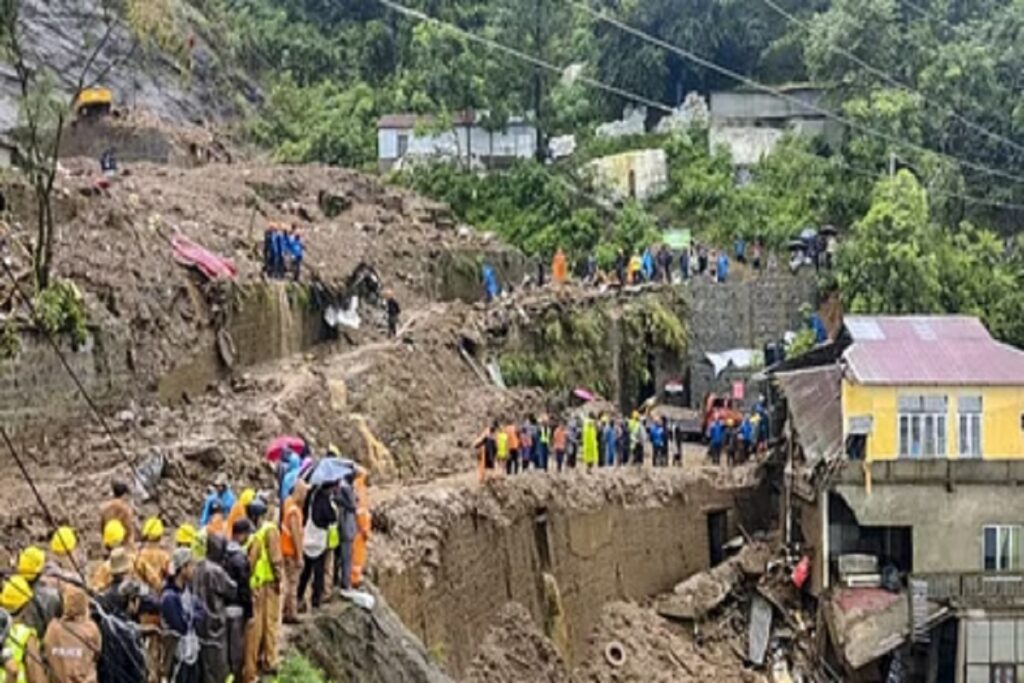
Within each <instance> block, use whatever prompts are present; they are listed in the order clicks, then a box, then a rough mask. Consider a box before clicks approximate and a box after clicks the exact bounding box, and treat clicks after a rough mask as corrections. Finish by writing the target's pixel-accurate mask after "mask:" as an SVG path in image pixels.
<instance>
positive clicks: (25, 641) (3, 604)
mask: <svg viewBox="0 0 1024 683" xmlns="http://www.w3.org/2000/svg"><path fill="white" fill-rule="evenodd" d="M32 598H33V594H32V587H31V586H30V585H29V583H28V581H26V580H25V577H24V576H21V575H20V574H19V575H16V576H12V577H11V578H10V579H8V580H7V581H5V582H4V585H3V589H2V590H0V608H3V611H0V635H3V650H4V655H5V657H4V661H3V674H4V675H3V680H4V683H8V682H9V683H47V679H46V671H45V669H44V668H43V660H42V657H41V656H40V652H39V632H38V631H37V630H36V629H34V628H33V627H32V626H29V625H28V624H26V623H25V620H24V616H25V612H26V610H27V608H28V607H29V605H31V604H32Z"/></svg>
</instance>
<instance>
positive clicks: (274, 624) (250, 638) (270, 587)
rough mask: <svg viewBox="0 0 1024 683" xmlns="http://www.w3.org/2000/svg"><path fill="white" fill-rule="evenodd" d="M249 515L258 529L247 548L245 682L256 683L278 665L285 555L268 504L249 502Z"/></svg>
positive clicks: (243, 678)
mask: <svg viewBox="0 0 1024 683" xmlns="http://www.w3.org/2000/svg"><path fill="white" fill-rule="evenodd" d="M246 514H247V515H248V517H249V521H250V522H252V525H253V527H254V528H255V529H256V531H255V532H254V533H253V534H252V535H251V536H250V537H249V541H248V544H247V548H246V550H247V552H248V556H249V566H250V567H251V568H252V570H251V574H250V577H249V587H250V589H251V590H252V619H250V620H249V623H247V624H246V626H245V663H244V665H243V667H242V683H256V681H258V680H259V675H260V671H265V672H268V671H276V670H277V668H278V654H277V637H278V629H279V627H280V621H281V589H282V579H283V578H284V558H283V557H282V555H281V550H282V548H281V535H280V534H279V532H278V530H277V526H276V525H274V523H273V522H270V521H267V520H266V516H267V504H266V503H264V502H263V500H262V499H260V498H256V499H255V500H253V502H251V503H249V505H248V507H247V508H246ZM288 592H290V593H291V594H292V595H293V596H294V595H295V591H294V590H293V589H288Z"/></svg>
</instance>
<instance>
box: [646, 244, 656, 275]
mask: <svg viewBox="0 0 1024 683" xmlns="http://www.w3.org/2000/svg"><path fill="white" fill-rule="evenodd" d="M654 268H655V265H654V254H652V253H651V250H650V249H644V258H643V269H644V279H645V280H647V281H651V280H653V279H654Z"/></svg>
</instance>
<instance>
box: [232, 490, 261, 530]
mask: <svg viewBox="0 0 1024 683" xmlns="http://www.w3.org/2000/svg"><path fill="white" fill-rule="evenodd" d="M255 499H256V491H255V490H254V489H245V490H244V491H242V493H241V495H240V496H238V500H236V501H235V504H234V505H232V506H231V511H230V512H228V518H227V522H226V524H225V525H224V527H225V529H226V530H227V532H228V533H229V534H230V533H231V530H232V529H234V528H235V522H237V521H238V520H240V519H245V508H247V507H248V506H249V503H251V502H252V501H253V500H255Z"/></svg>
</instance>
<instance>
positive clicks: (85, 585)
mask: <svg viewBox="0 0 1024 683" xmlns="http://www.w3.org/2000/svg"><path fill="white" fill-rule="evenodd" d="M0 435H2V437H3V442H4V444H5V445H6V446H7V450H8V452H9V453H10V455H11V458H12V459H13V460H14V462H15V464H16V465H17V466H18V470H19V471H20V472H21V476H22V477H23V478H24V479H25V483H26V484H28V487H29V489H30V490H31V491H32V495H33V496H34V497H35V499H36V503H37V504H38V505H39V507H40V508H41V509H42V511H43V515H44V516H45V517H46V521H47V523H48V524H49V525H50V528H51V529H53V530H54V531H56V530H57V529H58V528H59V527H58V526H57V521H56V519H55V518H54V516H53V513H52V512H50V508H49V506H47V504H46V501H44V500H43V497H42V495H41V494H40V493H39V488H38V487H37V486H36V483H35V481H33V479H32V476H31V475H30V474H29V473H28V469H27V468H26V467H25V463H24V461H23V460H22V459H21V456H19V455H18V451H17V449H16V448H15V447H14V444H13V443H12V442H11V437H10V435H9V434H8V433H7V430H6V429H5V428H4V427H3V426H0ZM67 557H68V559H69V560H71V566H72V567H74V569H75V572H76V573H77V574H78V576H79V578H80V579H81V580H82V583H81V584H80V588H82V589H83V590H84V591H85V592H86V594H87V595H89V597H90V598H91V599H92V600H93V603H96V596H95V594H94V593H93V592H92V590H90V588H89V581H88V579H86V578H85V572H83V571H82V568H81V566H80V565H79V564H78V560H77V559H75V554H74V553H73V552H68V553H67ZM56 578H57V580H58V581H61V580H64V581H66V579H64V578H63V577H56ZM68 583H72V584H73V583H74V582H73V581H68ZM11 586H13V587H14V588H15V589H16V590H21V589H20V588H19V587H18V586H17V585H16V584H11ZM22 594H23V595H25V593H24V592H22ZM26 597H27V598H28V599H29V600H32V599H33V598H34V597H35V596H34V593H32V592H30V593H28V594H27V595H26ZM99 611H100V612H101V613H102V612H103V610H102V607H100V610H99ZM102 616H103V618H108V617H107V615H106V614H105V613H103V614H102ZM68 632H69V633H71V635H72V636H74V637H75V639H76V640H78V641H80V642H81V643H82V644H83V645H85V646H86V648H87V649H89V650H91V651H92V653H93V654H95V655H97V657H99V656H100V651H99V650H97V649H96V648H95V646H93V645H92V644H91V643H89V642H88V641H87V640H85V639H84V638H83V637H81V636H80V635H79V634H78V633H76V632H75V631H74V630H73V629H68ZM43 635H45V634H43ZM37 638H38V639H39V641H40V645H41V644H42V639H41V638H40V637H39V635H38V634H37ZM118 640H119V641H120V642H121V643H122V645H123V644H124V643H125V641H124V639H123V638H122V637H121V636H120V635H118ZM26 654H27V653H26ZM36 661H37V662H38V663H39V664H40V665H41V666H43V667H44V668H45V669H47V670H48V671H50V673H51V674H53V671H52V669H51V666H50V663H49V662H47V661H46V658H45V657H42V656H41V657H39V658H38V659H36ZM117 668H118V670H119V672H118V678H122V679H124V680H126V681H128V683H134V682H133V681H132V678H131V676H130V675H128V672H127V671H125V670H124V668H123V667H121V666H120V665H118V666H117Z"/></svg>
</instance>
